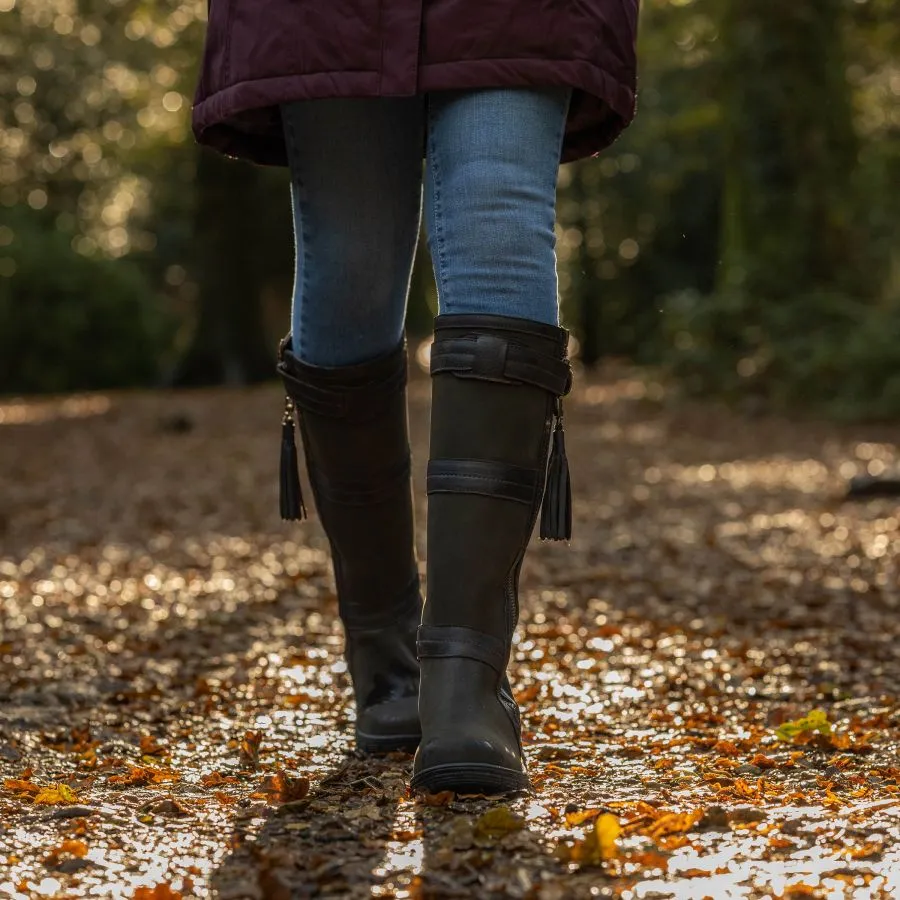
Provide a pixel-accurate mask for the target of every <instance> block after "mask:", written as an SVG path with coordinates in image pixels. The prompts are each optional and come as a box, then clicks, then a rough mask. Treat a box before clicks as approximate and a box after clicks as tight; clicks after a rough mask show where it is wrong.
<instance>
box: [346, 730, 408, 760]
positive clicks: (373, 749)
mask: <svg viewBox="0 0 900 900" xmlns="http://www.w3.org/2000/svg"><path fill="white" fill-rule="evenodd" d="M421 740H422V735H421V734H366V733H365V732H362V731H357V732H356V748H357V750H359V751H360V752H361V753H365V754H367V755H369V756H377V755H379V754H383V753H396V752H398V751H400V752H404V753H414V752H415V750H416V748H417V747H418V746H419V741H421Z"/></svg>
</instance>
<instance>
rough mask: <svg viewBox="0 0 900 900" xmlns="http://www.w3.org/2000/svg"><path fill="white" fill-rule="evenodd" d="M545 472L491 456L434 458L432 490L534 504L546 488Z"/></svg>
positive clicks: (430, 469) (430, 467)
mask: <svg viewBox="0 0 900 900" xmlns="http://www.w3.org/2000/svg"><path fill="white" fill-rule="evenodd" d="M543 479H544V475H543V472H538V471H535V470H534V469H523V468H522V467H521V466H512V465H510V464H509V463H502V462H493V461H492V460H487V459H432V460H430V461H429V463H428V479H427V487H428V493H429V494H480V495H481V496H483V497H499V498H500V499H503V500H514V501H515V502H516V503H524V504H526V505H531V504H532V503H534V502H535V501H536V500H537V499H538V497H539V496H540V494H539V492H540V491H541V490H543Z"/></svg>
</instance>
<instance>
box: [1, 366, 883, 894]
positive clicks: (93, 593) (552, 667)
mask: <svg viewBox="0 0 900 900" xmlns="http://www.w3.org/2000/svg"><path fill="white" fill-rule="evenodd" d="M427 394H428V382H427V380H426V379H425V378H424V376H418V377H416V378H415V379H414V381H413V385H412V426H413V433H414V442H415V451H416V485H417V489H418V496H419V498H420V504H422V505H420V509H419V514H420V515H419V517H420V523H424V505H423V504H424V499H423V491H422V490H421V488H422V486H423V477H424V467H425V461H426V458H427V453H426V436H427V418H428V412H427ZM280 412H281V400H280V396H279V393H278V391H277V389H276V388H275V387H274V386H273V387H266V388H262V389H258V390H248V391H211V392H198V393H191V394H165V393H147V394H121V395H109V396H105V395H104V396H90V397H73V398H63V399H60V400H52V401H48V400H35V401H30V402H27V403H11V402H7V403H3V404H0V610H2V613H0V628H2V631H0V897H11V898H17V900H18V898H25V897H29V898H30V897H66V898H68V897H126V898H132V897H133V898H136V900H174V898H177V897H194V896H197V897H209V896H214V897H219V898H222V900H225V898H231V900H238V898H267V900H268V898H273V900H289V898H295V897H296V898H302V897H348V898H355V897H369V896H374V897H397V898H404V897H408V898H429V897H434V898H455V897H460V898H462V897H476V898H490V897H519V898H536V900H567V898H582V897H584V898H587V897H622V898H664V897H679V898H692V900H693V898H703V897H711V898H715V900H720V898H766V897H767V898H781V897H792V898H797V897H823V898H839V897H853V898H892V897H900V840H898V836H900V752H898V747H900V706H898V693H900V650H898V641H900V587H898V582H900V562H898V561H900V504H898V501H897V498H894V499H893V500H891V499H877V498H876V499H869V500H865V501H857V502H848V501H846V500H844V499H843V493H844V491H845V488H846V482H847V479H848V478H850V477H851V476H853V475H858V474H863V473H865V472H869V473H870V474H874V475H878V474H880V473H881V472H883V471H885V470H887V469H889V468H890V467H892V466H894V465H896V464H897V462H898V445H900V429H898V428H893V429H890V428H880V427H873V426H855V427H843V428H839V427H837V426H833V425H826V424H822V423H815V422H811V423H810V422H788V421H783V420H769V419H759V418H757V419H742V418H740V417H737V416H735V415H733V414H730V413H728V412H726V411H724V410H722V409H719V408H717V407H713V406H707V405H688V404H684V403H680V402H677V401H675V400H673V399H671V398H669V397H668V396H667V395H665V394H664V393H663V391H662V390H660V389H659V388H658V387H656V386H654V385H652V384H647V383H644V382H642V381H640V380H638V379H636V378H634V377H632V376H630V375H628V374H627V373H618V374H617V373H615V372H610V373H607V374H606V375H605V376H603V377H599V376H598V377H594V378H592V379H582V380H581V383H580V386H579V387H578V389H577V390H576V392H575V394H574V395H573V397H572V398H571V400H570V402H569V403H568V406H567V421H568V447H569V456H570V461H571V467H572V473H573V480H574V482H575V490H576V500H575V516H576V521H575V536H574V539H573V541H572V544H571V546H569V547H566V546H564V545H549V544H545V545H541V544H539V543H538V542H535V544H534V546H533V549H532V552H531V554H530V556H529V558H528V561H527V564H526V567H525V571H524V573H523V590H522V594H523V610H524V612H523V621H522V627H521V633H520V639H519V641H518V646H517V649H516V653H515V660H514V663H513V672H512V675H513V681H514V684H515V685H516V687H517V692H518V696H519V699H520V701H521V704H522V707H523V710H524V714H525V728H526V737H527V746H528V753H529V759H530V765H531V775H532V780H533V782H534V788H535V790H534V793H533V795H531V796H527V797H521V798H517V799H514V800H512V801H502V800H498V799H496V798H465V797H453V796H452V795H438V796H433V797H426V798H424V799H421V798H415V797H412V796H410V795H408V793H407V781H408V776H409V771H410V759H409V758H407V757H405V756H397V757H391V758H387V759H382V760H375V761H367V760H364V759H361V758H358V757H356V756H355V755H354V754H353V750H352V746H351V742H350V739H349V733H350V732H349V724H350V721H351V717H352V708H351V706H350V705H349V702H348V696H349V691H348V683H347V676H346V671H345V668H344V665H343V663H342V662H341V657H340V650H341V634H340V629H339V626H338V624H337V623H336V621H335V618H334V612H335V601H334V595H333V584H332V580H331V577H330V574H329V567H328V559H327V555H326V552H325V545H324V540H323V535H322V533H321V530H320V528H319V526H318V523H317V522H315V521H312V522H306V523H302V524H292V525H282V523H280V522H279V521H278V518H277V508H278V503H277V472H276V465H277V457H278V440H279V419H280ZM420 532H421V533H422V538H421V540H422V546H420V551H421V556H422V559H423V560H424V559H425V555H426V553H425V551H426V548H425V547H424V529H420Z"/></svg>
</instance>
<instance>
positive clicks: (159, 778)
mask: <svg viewBox="0 0 900 900" xmlns="http://www.w3.org/2000/svg"><path fill="white" fill-rule="evenodd" d="M107 780H108V782H109V784H121V785H125V786H128V787H140V786H141V785H145V784H163V783H165V782H167V781H180V780H181V776H180V775H179V774H178V773H177V772H172V771H170V770H169V769H159V768H156V767H155V766H129V767H128V772H127V773H126V774H124V775H110V777H109V778H108V779H107Z"/></svg>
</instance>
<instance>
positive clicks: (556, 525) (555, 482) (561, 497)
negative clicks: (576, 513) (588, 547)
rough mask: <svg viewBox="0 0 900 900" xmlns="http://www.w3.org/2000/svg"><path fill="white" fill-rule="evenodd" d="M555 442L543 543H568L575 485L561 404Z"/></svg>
mask: <svg viewBox="0 0 900 900" xmlns="http://www.w3.org/2000/svg"><path fill="white" fill-rule="evenodd" d="M552 441H553V443H552V446H551V448H550V463H549V465H548V466H547V484H546V486H545V488H544V504H543V507H542V508H541V540H542V541H568V540H570V539H571V537H572V484H571V482H570V481H569V460H568V459H567V458H566V436H565V431H564V430H563V418H562V404H560V405H558V406H557V411H556V427H555V428H554V429H553V439H552Z"/></svg>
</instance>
